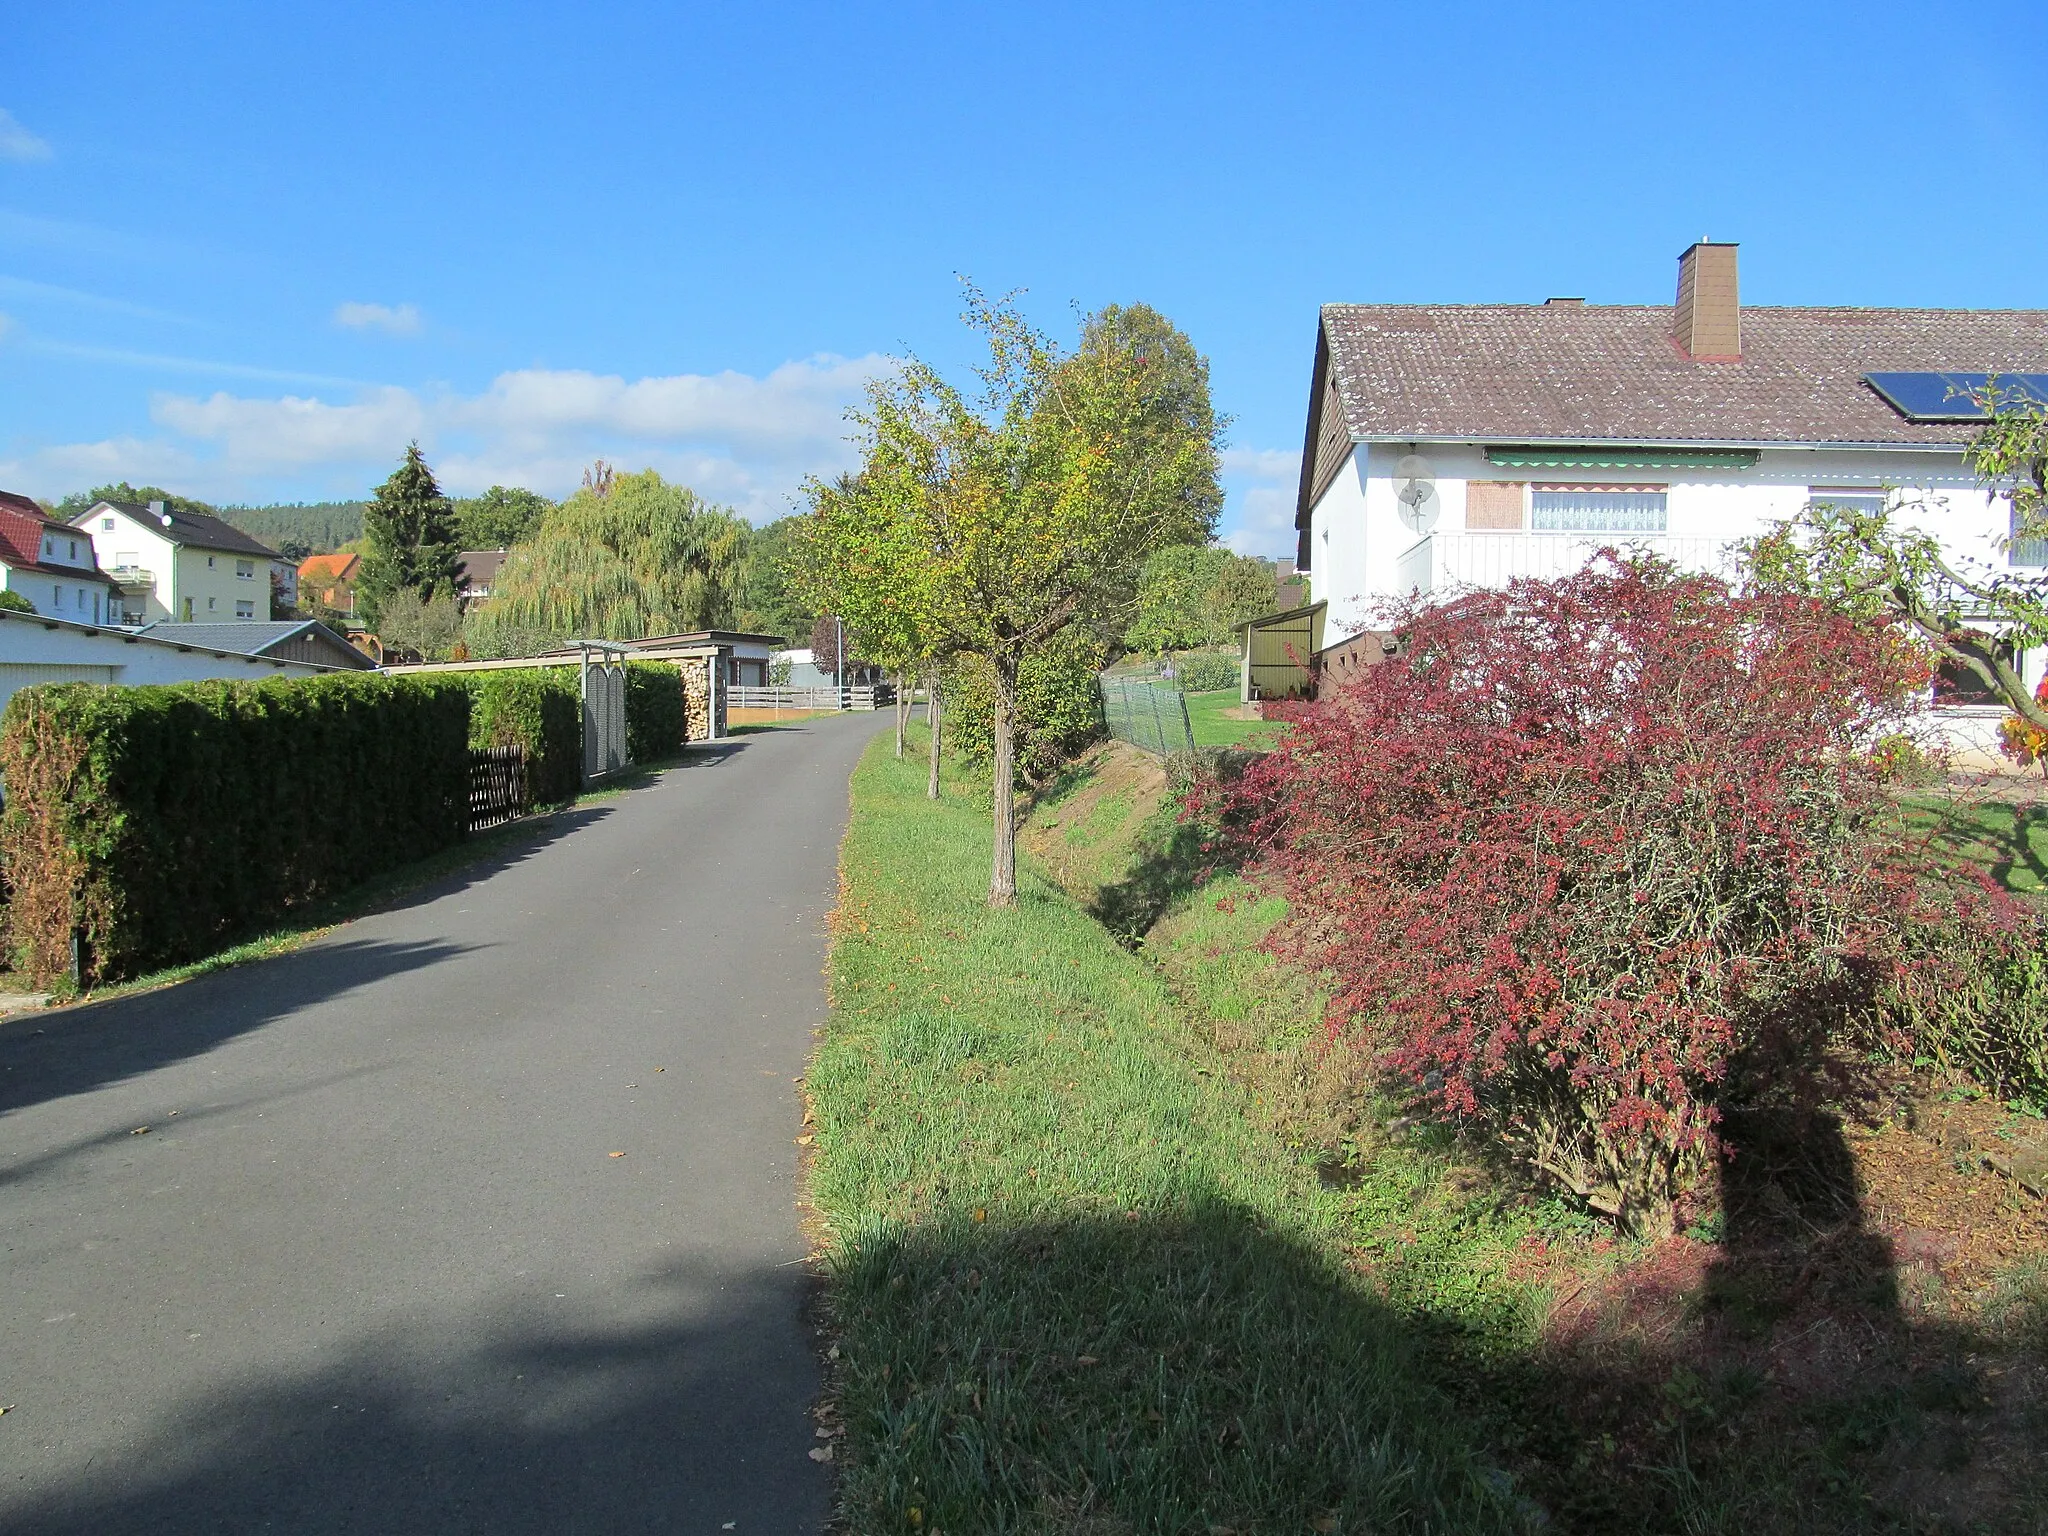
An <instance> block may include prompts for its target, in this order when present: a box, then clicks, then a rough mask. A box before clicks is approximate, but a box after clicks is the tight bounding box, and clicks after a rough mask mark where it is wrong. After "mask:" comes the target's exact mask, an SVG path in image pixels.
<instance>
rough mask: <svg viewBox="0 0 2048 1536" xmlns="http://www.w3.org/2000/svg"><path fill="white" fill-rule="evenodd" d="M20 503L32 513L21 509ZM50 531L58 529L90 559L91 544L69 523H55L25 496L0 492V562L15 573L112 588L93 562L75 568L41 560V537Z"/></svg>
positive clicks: (110, 581) (107, 578)
mask: <svg viewBox="0 0 2048 1536" xmlns="http://www.w3.org/2000/svg"><path fill="white" fill-rule="evenodd" d="M24 504H25V505H26V506H27V507H30V508H33V509H34V510H33V511H25V510H23V507H24ZM52 529H58V530H62V531H63V532H64V533H67V534H69V535H71V537H73V538H75V539H77V540H78V541H79V542H80V543H81V544H83V545H85V550H84V551H83V553H85V554H86V556H87V557H88V558H90V557H91V551H92V541H91V540H90V539H88V538H87V537H86V536H85V535H84V534H82V533H80V532H79V530H78V529H76V528H74V527H72V526H71V525H70V524H69V523H60V522H58V521H57V520H56V519H55V518H53V517H51V516H49V515H48V514H47V513H45V512H44V511H43V509H42V508H41V507H38V506H36V504H35V503H34V502H33V501H30V500H29V499H28V498H27V497H26V496H17V495H15V494H14V493H13V492H11V491H0V560H4V561H6V562H7V564H9V565H11V566H13V567H14V568H15V569H16V570H18V571H24V570H33V571H41V572H43V573H44V574H46V575H50V576H58V577H62V578H63V579H65V580H67V581H90V582H97V583H99V584H100V585H101V586H106V587H111V586H112V585H114V583H113V580H112V579H111V578H110V577H109V576H107V574H106V573H105V572H103V571H102V570H100V568H99V564H98V562H97V561H93V563H91V564H89V565H83V566H79V565H63V564H60V563H59V562H57V561H54V560H45V559H43V535H44V534H45V533H48V532H50V531H51V530H52Z"/></svg>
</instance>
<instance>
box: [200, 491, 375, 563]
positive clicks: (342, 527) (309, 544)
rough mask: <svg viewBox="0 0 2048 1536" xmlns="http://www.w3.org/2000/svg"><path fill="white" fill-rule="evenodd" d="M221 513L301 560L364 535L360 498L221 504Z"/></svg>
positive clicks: (285, 552) (274, 547)
mask: <svg viewBox="0 0 2048 1536" xmlns="http://www.w3.org/2000/svg"><path fill="white" fill-rule="evenodd" d="M220 516H221V517H222V519H223V520H224V521H226V522H229V523H232V524H233V525H234V526H235V527H237V528H239V529H241V530H242V532H244V533H246V534H248V535H249V537H250V538H252V539H257V540H260V541H261V542H263V543H265V544H268V545H269V546H270V547H271V548H272V549H275V550H278V551H280V552H282V553H284V554H287V555H295V556H298V557H299V558H301V559H303V558H304V557H305V555H322V554H325V553H327V551H329V550H330V549H336V548H339V547H340V546H341V545H343V544H346V543H348V542H349V540H351V539H359V538H361V537H362V536H363V503H362V502H360V501H313V502H299V503H294V504H291V505H286V506H272V507H222V508H221V509H220ZM287 546H289V547H287Z"/></svg>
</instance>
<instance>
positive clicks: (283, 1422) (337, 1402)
mask: <svg viewBox="0 0 2048 1536" xmlns="http://www.w3.org/2000/svg"><path fill="white" fill-rule="evenodd" d="M885 719H886V716H880V715H876V716H854V717H846V718H835V719H828V720H822V721H819V722H817V723H814V724H810V725H807V726H804V727H801V728H797V729H785V730H780V731H773V732H766V733H761V734H757V735H750V736H746V737H742V738H739V739H738V740H737V741H735V742H733V743H731V744H730V746H729V747H727V748H725V749H723V750H720V751H717V752H716V753H713V752H710V751H706V752H704V753H702V754H700V755H698V756H696V757H694V758H693V759H692V760H691V761H690V763H689V764H688V765H687V766H685V767H682V768H678V769H675V770H673V771H671V772H669V773H666V774H664V775H663V776H662V777H661V778H660V780H659V781H658V782H657V783H655V784H653V785H651V786H650V787H647V788H643V789H639V790H635V791H632V792H630V793H626V794H623V795H621V796H618V797H616V798H614V799H612V800H610V801H606V802H600V803H598V804H596V805H594V806H590V807H586V808H585V809H583V810H582V811H579V812H576V813H573V814H570V815H565V816H563V817H559V818H556V819H554V820H553V821H552V822H550V823H548V824H546V825H545V826H543V827H541V828H538V829H535V830H534V831H532V832H530V833H528V834H525V835H524V836H522V837H521V838H519V839H518V840H516V841H515V842H514V843H513V844H512V845H511V846H510V847H509V848H508V849H507V850H506V851H505V852H504V853H503V854H502V855H501V856H495V857H493V858H492V859H491V860H489V861H488V862H486V863H483V864H480V865H477V866H474V867H473V868H472V869H471V870H470V871H468V872H467V873H466V874H465V875H464V876H462V877H460V878H459V879H457V880H455V881H451V882H449V883H446V884H444V885H441V886H438V887H436V888H434V889H432V890H429V891H426V892H422V893H421V894H419V895H418V896H417V897H415V898H413V899H412V900H411V901H409V902H408V903H407V904H406V905H404V906H402V907H400V908H397V909H395V910H392V911H388V912H385V913H382V914H380V915H378V916H375V917H371V918H367V919H365V920H363V921H361V922H358V923H354V924H352V925H350V926H348V927H346V928H344V929H341V930H339V931H337V932H336V933H334V934H333V935H331V936H330V937H328V938H327V939H325V940H323V941H322V942H321V943H318V944H316V945H313V946H310V947H309V948H307V949H304V950H302V951H300V952H298V953H296V954H293V955H289V956H286V957H284V958H282V959H278V960H273V961H269V962H266V963H264V964H261V965H254V966H246V967H243V968H241V969H239V970H235V971H230V972H225V973H222V974H220V975H216V976H213V977H208V978H205V979H202V980H200V981H197V982H193V983H190V984H188V985H186V986H183V987H178V988H174V989H171V990H169V991H165V992H161V993H157V994H155V995H152V996H147V997H136V998H131V999H127V1000H123V1001H117V1002H112V1003H106V1004H100V1005H96V1006H93V1007H89V1008H84V1009H76V1010H72V1011H69V1012H65V1013H58V1014H49V1015H42V1016H30V1017H28V1018H25V1019H16V1020H11V1021H8V1022H6V1023H4V1024H0V1406H8V1405H11V1406H9V1411H8V1412H7V1413H6V1414H5V1415H4V1416H0V1530H6V1531H8V1532H11V1533H16V1536H25V1533H28V1532H78V1533H84V1532H96V1533H112V1532H129V1531H166V1532H173V1531H175V1532H185V1531H254V1530H266V1531H291V1532H299V1531H349V1532H380V1533H381V1532H398V1531H432V1532H468V1531H475V1532H525V1531H532V1532H574V1531H591V1532H636V1531H677V1532H690V1531H704V1532H717V1531H720V1530H726V1529H730V1530H734V1531H737V1532H740V1533H746V1532H750V1531H758V1532H794V1531H814V1530H816V1529H817V1528H818V1527H819V1525H820V1524H821V1523H822V1522H823V1520H824V1518H825V1515H826V1507H827V1495H828V1492H829V1483H828V1474H827V1473H826V1471H825V1470H824V1469H823V1468H821V1467H819V1466H818V1465H817V1464H815V1463H814V1462H812V1461H810V1460H809V1459H808V1458H807V1457H806V1455H805V1452H806V1451H808V1450H809V1449H811V1448H812V1447H813V1446H815V1445H817V1444H818V1443H819V1442H818V1441H816V1440H815V1439H813V1438H812V1428H813V1422H812V1420H811V1419H810V1417H809V1414H808V1408H809V1405H810V1403H811V1401H812V1398H813V1395H814V1394H815V1392H816V1389H817V1378H816V1368H815V1363H814V1358H813V1355H812V1352H811V1348H810V1344H811V1340H810V1333H809V1329H808V1326H807V1325H806V1324H805V1323H804V1322H803V1320H802V1317H801V1310H802V1305H803V1299H804V1284H805V1282H804V1280H803V1278H802V1274H803V1271H802V1268H801V1266H800V1265H799V1264H797V1263H796V1262H795V1261H797V1260H798V1259H799V1258H800V1257H801V1255H802V1253H803V1251H804V1247H803V1243H802V1241H801V1238H800V1236H799V1232H798V1227H797V1216H796V1210H795V1205H794V1191H795V1169H796V1148H795V1146H794V1145H793V1144H792V1142H793V1138H794V1137H795V1136H796V1134H797V1126H798V1117H799V1114H800V1111H799V1109H798V1108H797V1099H796V1093H795V1087H794V1084H793V1082H792V1079H793V1077H794V1076H795V1075H796V1074H798V1073H800V1072H801V1071H802V1070H803V1062H804V1059H805V1055H806V1053H807V1051H808V1048H809V1042H810V1036H811V1031H812V1029H813V1027H814V1026H816V1025H817V1024H818V1022H819V1021H820V1018H821V1017H822V1013H823V1006H824V998H823V983H822V977H821V975H820V967H821V965H822V963H823V958H824V949H825V939H824V917H825V913H826V911H827V909H828V908H829V906H830V903H831V898H832V891H833V879H834V874H833V872H834V861H835V855H836V849H837V843H838V837H839V832H840V830H841V827H842V825H843V822H844V820H845V815H846V800H847V791H846V781H847V775H848V772H849V770H850V768H851V766H852V764H853V761H854V759H855V757H856V756H857V755H858V753H859V751H860V749H861V748H862V746H863V745H864V744H865V743H866V741H867V740H868V739H869V737H870V735H871V734H872V732H873V731H874V730H876V729H879V728H880V726H881V725H882V723H883V721H884V720H885ZM144 1127H147V1130H146V1131H145V1130H144V1129H143V1128H144ZM616 1154H623V1155H622V1156H621V1155H616Z"/></svg>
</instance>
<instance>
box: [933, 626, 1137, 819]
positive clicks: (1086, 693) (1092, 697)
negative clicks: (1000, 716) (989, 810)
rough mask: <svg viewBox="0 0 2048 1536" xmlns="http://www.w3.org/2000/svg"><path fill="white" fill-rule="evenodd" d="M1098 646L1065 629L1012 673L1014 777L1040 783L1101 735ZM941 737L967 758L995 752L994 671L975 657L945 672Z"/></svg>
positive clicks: (983, 758) (977, 758)
mask: <svg viewBox="0 0 2048 1536" xmlns="http://www.w3.org/2000/svg"><path fill="white" fill-rule="evenodd" d="M1102 659H1103V658H1102V647H1101V646H1100V645H1099V644H1098V643H1097V642H1096V641H1095V640H1094V639H1093V637H1091V636H1090V635H1088V634H1087V633H1085V632H1084V631H1082V630H1080V629H1078V628H1072V627H1070V628H1068V629H1065V630H1062V631H1061V632H1060V633H1059V634H1057V635H1055V636H1054V637H1053V638H1052V640H1051V641H1049V642H1048V643H1047V644H1045V645H1042V646H1040V647H1039V648H1038V649H1037V650H1035V651H1032V652H1031V653H1030V654H1028V655H1027V656H1026V657H1025V658H1024V664H1023V666H1022V667H1020V668H1019V669H1018V674H1017V743H1016V746H1017V778H1018V780H1019V782H1021V783H1041V782H1043V781H1044V780H1046V779H1047V778H1049V777H1051V776H1052V774H1053V773H1055V772H1056V771H1057V770H1058V769H1059V767H1060V765H1061V764H1063V763H1066V762H1068V761H1070V760H1072V759H1073V758H1076V757H1079V756H1080V755H1081V753H1083V752H1084V751H1086V750H1087V749H1088V747H1089V746H1090V745H1092V744H1093V743H1095V742H1097V741H1100V740H1101V739H1102V735H1103V729H1104V726H1103V719H1102V689H1101V686H1100V685H1099V684H1098V683H1097V682H1096V673H1097V670H1098V669H1099V668H1100V667H1101V665H1102ZM944 686H945V690H946V692H945V696H944V701H943V703H942V705H941V709H942V714H941V716H940V726H939V730H940V735H941V737H942V739H944V740H947V741H949V742H950V743H951V745H952V748H953V750H954V751H956V752H958V753H959V754H960V756H961V757H962V758H964V759H966V760H967V761H968V762H971V763H986V762H989V761H990V760H991V759H993V758H994V756H995V675H994V671H993V669H992V668H991V667H990V666H989V664H988V663H987V662H986V661H984V660H982V659H981V658H980V657H978V656H967V657H963V658H961V660H960V661H959V662H957V663H956V664H955V665H954V666H953V667H951V668H950V669H949V670H948V672H947V675H946V681H945V685H944Z"/></svg>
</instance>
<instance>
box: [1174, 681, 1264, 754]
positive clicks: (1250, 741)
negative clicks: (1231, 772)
mask: <svg viewBox="0 0 2048 1536" xmlns="http://www.w3.org/2000/svg"><path fill="white" fill-rule="evenodd" d="M1185 697H1186V699H1187V701H1188V725H1189V726H1190V727H1191V728H1192V729H1193V730H1194V733H1195V745H1196V746H1198V747H1236V746H1250V745H1256V744H1257V743H1258V742H1261V741H1270V740H1271V739H1272V738H1273V737H1274V736H1276V735H1278V734H1279V732H1280V727H1279V725H1277V724H1275V723H1271V722H1268V721H1265V720H1233V719H1231V718H1230V713H1229V712H1230V711H1232V710H1235V709H1236V708H1237V690H1236V689H1235V688H1224V689H1219V690H1218V691H1217V692H1215V693H1190V694H1187V695H1185Z"/></svg>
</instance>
